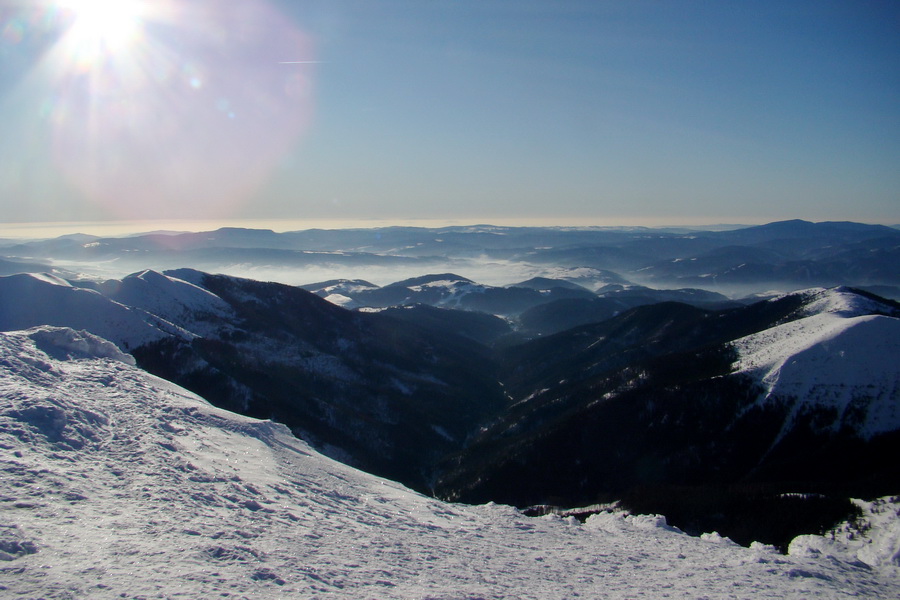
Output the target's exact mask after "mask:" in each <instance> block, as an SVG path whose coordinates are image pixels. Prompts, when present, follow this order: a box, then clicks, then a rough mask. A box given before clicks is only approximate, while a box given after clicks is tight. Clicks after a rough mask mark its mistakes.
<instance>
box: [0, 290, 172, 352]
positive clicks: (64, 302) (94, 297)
mask: <svg viewBox="0 0 900 600" xmlns="http://www.w3.org/2000/svg"><path fill="white" fill-rule="evenodd" d="M36 325H59V326H65V327H73V328H75V329H86V330H88V331H91V332H93V333H95V334H97V335H100V336H103V337H104V338H107V339H109V340H112V341H114V342H115V343H117V344H119V345H120V346H122V347H124V348H134V347H136V346H139V345H141V344H145V343H147V342H151V341H153V340H158V339H161V338H164V337H167V336H168V335H172V334H175V335H185V332H183V331H181V330H180V329H179V328H178V327H175V326H174V325H172V324H171V323H169V322H167V321H165V320H164V319H161V318H157V317H154V316H152V315H149V314H147V313H145V312H144V311H141V310H138V309H135V308H132V307H130V306H125V305H124V304H121V303H119V302H116V301H114V300H111V299H110V298H107V297H105V296H103V295H102V294H100V293H99V292H97V291H95V290H91V289H83V288H78V287H73V286H72V285H71V284H70V283H68V282H67V281H65V280H63V279H60V278H58V277H54V276H53V275H47V274H40V273H26V274H20V275H10V276H8V277H0V331H10V330H15V329H23V328H28V327H33V326H36Z"/></svg>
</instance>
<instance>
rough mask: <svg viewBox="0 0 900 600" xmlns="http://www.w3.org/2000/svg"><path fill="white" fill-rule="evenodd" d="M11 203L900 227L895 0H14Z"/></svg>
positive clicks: (130, 214) (187, 214)
mask: <svg viewBox="0 0 900 600" xmlns="http://www.w3.org/2000/svg"><path fill="white" fill-rule="evenodd" d="M0 211H2V216H0V221H2V222H6V223H15V222H32V221H97V220H116V221H121V220H136V219H150V218H152V219H156V220H165V221H172V220H177V219H190V220H194V221H198V220H216V219H255V220H266V219H290V220H292V221H295V222H296V221H302V220H305V219H316V220H321V219H329V220H332V221H335V222H337V221H340V220H344V219H349V220H358V219H381V220H387V221H390V220H404V221H408V220H410V219H432V220H433V219H438V220H440V219H447V220H457V221H462V222H470V223H473V222H496V223H502V222H512V221H515V220H523V219H531V221H532V222H540V221H541V220H546V221H547V222H548V223H550V224H559V223H561V222H569V223H571V224H579V223H585V224H589V223H590V224H608V225H616V224H632V223H643V224H669V223H673V222H682V223H694V224H697V223H709V222H729V223H735V222H740V223H759V222H766V221H772V220H778V219H787V218H803V219H809V220H814V221H820V220H856V221H865V222H880V223H889V224H895V223H900V2H895V1H892V0H888V1H884V2H867V1H864V0H853V1H848V0H844V1H834V2H832V1H828V0H811V1H789V0H782V1H771V2H770V1H761V0H760V1H753V0H746V1H740V2H738V1H734V2H729V1H725V0H723V1H714V0H705V1H693V0H679V1H671V2H662V1H649V0H628V1H625V0H622V1H619V2H606V1H602V0H586V1H566V0H556V1H549V0H547V1H528V0H479V1H475V0H452V1H451V0H431V1H424V0H407V1H402V0H396V1H386V0H309V1H302V0H280V1H274V0H272V1H266V0H229V1H228V2H225V1H219V0H154V1H152V2H140V1H139V0H59V1H49V0H48V1H47V2H42V0H27V1H25V0H0Z"/></svg>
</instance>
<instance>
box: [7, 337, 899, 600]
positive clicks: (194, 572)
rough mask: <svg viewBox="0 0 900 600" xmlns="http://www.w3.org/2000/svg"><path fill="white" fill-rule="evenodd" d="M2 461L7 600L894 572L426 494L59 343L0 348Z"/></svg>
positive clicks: (608, 593) (885, 577)
mask: <svg viewBox="0 0 900 600" xmlns="http://www.w3.org/2000/svg"><path fill="white" fill-rule="evenodd" d="M123 360H124V361H125V362H123ZM0 449H2V452H0V473H2V476H0V596H2V597H4V598H7V597H8V598H44V599H48V600H50V599H80V598H85V599H87V598H91V599H100V600H103V599H107V598H109V599H112V598H145V599H174V598H191V599H205V598H253V599H268V598H310V599H312V598H336V599H337V598H353V599H360V598H379V599H381V598H384V599H393V598H397V599H400V598H403V599H417V600H426V599H431V600H451V599H452V600H458V599H469V600H475V599H478V598H481V599H542V600H544V599H563V598H567V599H568V598H611V599H618V598H623V599H624V598H640V597H645V598H664V597H671V598H685V597H690V598H777V599H779V600H781V599H786V598H787V599H790V598H845V597H846V598H851V597H866V598H896V597H900V575H898V572H900V569H898V567H897V566H895V565H896V560H895V559H896V556H894V558H891V559H889V560H881V558H878V559H873V560H872V561H870V562H867V563H865V564H864V563H862V562H860V560H859V558H858V557H857V556H856V554H853V553H848V552H844V551H842V550H841V549H840V548H837V549H834V551H831V552H830V553H829V554H828V555H827V556H826V555H825V554H824V553H821V552H820V553H818V554H816V553H814V552H807V553H806V554H804V553H803V552H802V551H800V548H801V547H802V548H811V547H813V546H814V545H815V544H817V543H818V542H817V541H816V540H817V539H818V538H810V540H811V541H810V540H807V541H805V542H802V544H803V545H802V546H799V545H798V552H797V555H796V556H781V555H779V554H777V553H775V552H774V551H773V550H772V549H771V548H769V547H766V546H761V545H758V544H757V545H755V546H754V547H753V548H750V549H747V548H741V547H738V546H736V545H734V544H732V543H730V542H729V541H728V540H727V538H722V537H721V536H718V535H714V534H710V535H708V536H706V539H700V538H693V537H689V536H687V535H685V534H683V533H681V532H680V531H678V530H676V529H674V528H672V527H669V526H668V525H667V524H666V521H665V519H664V518H663V517H659V516H627V515H625V514H623V513H607V514H601V515H597V516H594V517H592V518H590V519H589V520H588V521H587V523H586V524H584V525H580V524H578V522H577V521H575V520H574V519H573V518H566V519H564V518H561V517H558V516H551V517H545V518H541V519H534V518H528V517H525V516H523V515H522V514H521V513H519V512H518V511H516V510H515V509H512V508H509V507H506V506H498V505H485V506H466V505H457V504H447V503H444V502H440V501H438V500H435V499H431V498H427V497H425V496H422V495H420V494H417V493H415V492H412V491H410V490H408V489H406V488H404V487H403V486H401V485H399V484H396V483H393V482H390V481H386V480H383V479H379V478H377V477H374V476H371V475H367V474H364V473H362V472H359V471H357V470H354V469H352V468H351V467H348V466H345V465H342V464H340V463H337V462H334V461H332V460H330V459H328V458H325V457H323V456H321V455H320V454H318V453H316V452H315V451H313V450H312V449H310V447H309V446H308V445H307V444H305V443H304V442H302V441H300V440H298V439H296V438H294V437H292V436H291V434H290V433H289V432H288V430H287V429H286V428H285V427H283V426H281V425H278V424H275V423H272V422H268V421H258V420H255V419H251V418H248V417H242V416H238V415H235V414H232V413H229V412H226V411H223V410H220V409H217V408H214V407H212V406H210V405H209V404H208V403H206V402H205V401H203V400H202V399H200V398H199V397H197V396H195V395H193V394H191V393H189V392H187V391H185V390H184V389H182V388H179V387H177V386H175V385H173V384H171V383H168V382H165V381H163V380H161V379H158V378H155V377H153V376H150V375H148V374H147V373H145V372H143V371H141V370H139V369H137V368H135V367H133V366H131V365H129V364H127V359H126V358H125V357H124V356H123V355H121V353H117V352H115V351H112V350H111V348H110V345H108V344H105V343H104V342H103V340H101V339H99V338H96V337H94V336H92V335H90V334H86V333H83V332H76V331H73V330H69V329H60V328H52V327H41V328H38V329H32V330H28V331H22V332H10V333H0ZM896 523H897V521H896V514H894V518H888V517H887V516H884V517H883V519H882V521H880V522H879V527H880V528H879V527H873V528H872V529H870V530H869V531H868V532H867V535H868V536H869V537H870V538H872V539H875V538H877V537H878V536H879V535H880V534H879V531H881V530H882V529H883V530H888V529H890V528H891V527H893V528H894V529H893V531H894V532H896ZM891 535H894V534H891ZM895 537H896V536H895ZM877 547H878V548H882V547H887V546H886V545H885V544H880V543H879V544H878V545H877ZM857 554H858V552H857ZM875 554H877V553H875ZM879 556H880V555H879Z"/></svg>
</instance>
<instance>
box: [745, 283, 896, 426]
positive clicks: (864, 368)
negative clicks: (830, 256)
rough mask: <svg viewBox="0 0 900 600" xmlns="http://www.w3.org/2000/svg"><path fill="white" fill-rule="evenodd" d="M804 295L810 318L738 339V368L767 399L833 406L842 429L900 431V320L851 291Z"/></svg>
mask: <svg viewBox="0 0 900 600" xmlns="http://www.w3.org/2000/svg"><path fill="white" fill-rule="evenodd" d="M803 294H805V295H807V296H809V300H808V302H805V303H804V308H803V315H804V316H802V317H801V318H799V319H796V320H792V321H789V322H787V323H783V324H781V325H778V326H776V327H773V328H771V329H766V330H764V331H762V332H760V333H755V334H753V335H749V336H746V337H743V338H741V339H738V340H736V341H735V342H734V346H735V348H736V350H737V351H738V355H739V361H738V364H737V368H738V371H739V372H743V373H747V374H749V375H751V376H752V377H754V378H755V379H756V380H758V381H759V382H760V383H761V384H762V385H763V388H764V389H765V397H764V399H763V401H768V400H773V399H783V400H786V399H797V400H799V404H798V405H797V406H796V407H795V409H802V408H804V407H811V406H816V407H817V408H825V409H833V410H834V411H836V415H837V417H836V419H835V421H834V423H833V428H835V429H838V428H840V427H841V426H849V427H852V428H853V429H854V430H856V431H858V432H859V433H860V434H862V435H863V436H864V437H867V438H869V437H871V436H873V435H876V434H878V433H883V432H887V431H893V430H896V429H900V368H898V367H897V365H898V360H900V358H898V357H900V319H898V318H896V317H892V316H885V315H879V314H872V313H874V312H879V309H881V308H884V307H881V306H879V305H878V303H877V302H876V301H874V300H871V299H869V298H866V297H864V296H860V295H859V294H857V293H854V292H853V291H851V290H848V289H845V288H835V289H831V290H817V291H807V292H803Z"/></svg>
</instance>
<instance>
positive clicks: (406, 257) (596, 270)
mask: <svg viewBox="0 0 900 600" xmlns="http://www.w3.org/2000/svg"><path fill="white" fill-rule="evenodd" d="M0 255H2V256H5V260H7V261H27V262H29V263H41V262H43V263H46V262H47V261H52V262H53V263H54V264H56V265H60V266H59V267H57V268H59V269H64V268H71V269H73V271H74V272H79V271H82V272H92V271H93V272H95V273H100V274H105V275H107V276H109V275H113V276H116V277H120V276H123V275H125V274H127V273H129V272H133V271H138V270H142V269H148V268H149V269H155V270H165V269H174V268H181V267H190V268H195V269H200V270H204V271H206V272H212V273H225V274H234V275H249V276H251V277H252V276H253V274H254V272H256V273H259V272H266V273H267V276H268V277H274V278H275V279H277V280H279V281H283V282H286V283H293V284H297V283H303V284H309V283H311V282H313V281H321V280H323V279H338V278H342V277H343V278H361V279H365V280H372V276H373V273H374V272H376V271H377V272H378V273H380V274H381V275H382V276H385V275H386V276H387V277H390V274H392V273H393V274H396V273H398V272H401V271H402V272H404V273H413V274H415V275H417V276H418V275H421V274H422V273H439V272H452V273H460V274H461V275H460V276H461V277H462V278H463V279H464V278H471V279H474V280H481V281H484V280H485V277H484V276H476V275H480V274H490V281H492V282H493V283H494V285H496V284H497V283H501V282H502V285H504V286H505V285H509V284H512V283H514V282H515V281H523V280H527V279H530V278H531V277H534V276H537V277H547V278H552V279H557V280H559V279H565V280H568V281H572V282H575V283H579V284H580V285H582V286H583V287H586V288H588V289H590V290H592V291H594V290H596V289H597V288H599V287H602V286H603V285H606V284H609V283H620V284H621V283H635V284H640V285H645V286H650V287H654V288H660V287H665V288H701V289H705V290H708V291H715V292H718V293H722V294H725V295H728V296H729V297H732V298H735V297H741V296H746V295H750V294H755V293H763V292H768V291H771V290H780V291H782V292H785V291H793V290H797V289H803V288H808V287H815V286H820V287H833V286H838V285H852V286H856V287H864V288H866V289H870V290H872V291H875V292H876V293H879V294H881V295H885V296H887V297H893V298H895V299H896V298H900V269H898V268H897V265H898V264H900V231H898V230H897V229H896V228H893V227H886V226H881V225H865V224H860V223H850V222H824V223H811V222H808V221H800V220H794V221H782V222H777V223H770V224H768V225H762V226H756V227H745V228H739V229H729V230H727V231H705V230H698V231H684V230H666V229H647V228H618V229H616V228H552V227H551V228H537V227H495V226H490V225H479V226H469V227H445V228H436V229H426V228H415V227H386V228H373V229H352V230H308V231H296V232H287V233H275V232H273V231H269V230H252V229H238V228H223V229H219V230H216V231H210V232H202V233H181V234H161V233H157V234H147V235H137V236H131V237H123V238H99V237H93V236H85V235H71V236H63V237H60V238H56V239H53V240H43V241H32V242H27V243H14V242H11V241H8V240H7V241H6V242H5V243H2V244H0ZM4 268H5V267H4V266H3V264H2V263H0V269H4ZM26 270H30V268H29V269H26ZM44 270H46V269H44ZM6 272H7V273H9V270H8V269H7V270H6ZM323 272H327V273H329V274H334V276H333V277H331V276H329V277H324V278H323V277H322V276H321V275H322V273H323ZM349 272H353V273H355V274H356V275H351V276H349V277H348V273H349ZM306 273H309V275H308V276H307V275H304V274H306ZM367 273H368V275H367ZM519 273H522V274H526V275H527V276H525V277H517V274H519ZM60 274H65V273H62V272H60ZM305 276H306V277H308V278H306V279H303V278H304V277H305ZM397 279H401V277H393V278H391V279H389V280H388V281H396V280H397ZM376 283H379V284H380V283H384V278H383V280H382V281H380V282H376ZM519 287H527V286H519ZM394 291H396V290H394ZM368 295H369V296H370V298H369V299H368V300H369V301H370V302H376V299H378V298H380V302H381V303H385V302H388V298H389V297H390V293H389V291H384V292H374V291H373V292H372V293H371V294H368ZM492 301H493V298H492V297H490V295H488V297H486V298H485V304H484V305H483V306H480V307H479V309H484V310H489V309H490V307H491V302H492ZM376 303H377V302H376ZM522 303H523V304H522V305H523V306H524V305H525V304H528V303H529V301H528V300H527V298H524V297H523V300H522Z"/></svg>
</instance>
